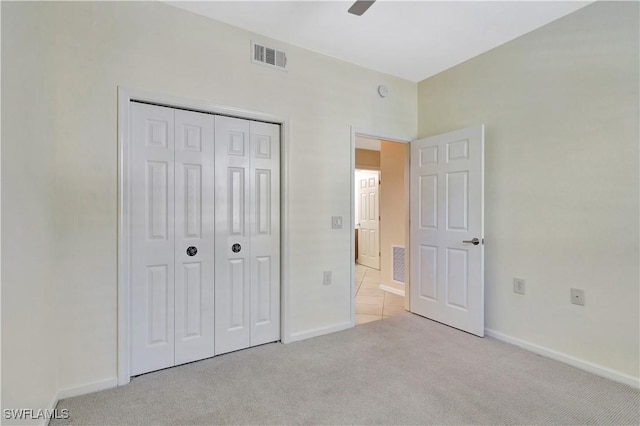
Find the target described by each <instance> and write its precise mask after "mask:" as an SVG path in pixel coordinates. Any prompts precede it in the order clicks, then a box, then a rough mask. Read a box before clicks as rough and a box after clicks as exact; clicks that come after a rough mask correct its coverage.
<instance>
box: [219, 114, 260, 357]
mask: <svg viewBox="0 0 640 426" xmlns="http://www.w3.org/2000/svg"><path fill="white" fill-rule="evenodd" d="M249 123H250V122H249V121H247V120H240V119H237V118H231V117H222V116H216V117H215V135H216V136H215V139H216V144H215V145H216V148H215V149H216V156H215V158H216V160H215V186H216V198H217V199H218V200H226V202H217V203H216V206H215V218H216V219H215V221H216V229H215V244H216V261H215V277H216V278H215V280H216V288H215V304H216V309H215V310H216V316H215V328H216V333H215V342H216V344H215V352H216V355H217V354H223V353H226V352H231V351H235V350H238V349H242V348H246V347H249V346H250V339H251V335H250V333H251V324H250V309H251V307H250V291H251V288H250V285H249V284H250V281H249V279H250V277H251V246H250V233H251V210H250V205H251V191H250V188H249V185H248V182H247V179H250V176H249V175H250V169H251V165H250V144H249V141H250V138H249V127H250V126H249Z"/></svg>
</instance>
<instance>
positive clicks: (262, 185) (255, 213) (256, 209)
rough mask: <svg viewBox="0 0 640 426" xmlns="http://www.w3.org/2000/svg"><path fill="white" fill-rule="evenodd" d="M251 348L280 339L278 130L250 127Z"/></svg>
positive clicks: (255, 124)
mask: <svg viewBox="0 0 640 426" xmlns="http://www.w3.org/2000/svg"><path fill="white" fill-rule="evenodd" d="M250 142H251V144H250V153H251V167H250V171H249V173H250V176H251V181H250V185H249V187H250V190H249V192H250V198H251V200H253V202H252V203H251V204H250V217H251V342H250V344H251V346H255V345H261V344H263V343H268V342H273V341H276V340H279V339H280V189H279V188H280V127H279V126H278V125H275V124H268V123H259V122H255V121H252V122H251V124H250Z"/></svg>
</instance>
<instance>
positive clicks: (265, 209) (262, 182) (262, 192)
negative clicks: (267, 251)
mask: <svg viewBox="0 0 640 426" xmlns="http://www.w3.org/2000/svg"><path fill="white" fill-rule="evenodd" d="M271 192H272V189H271V170H256V205H255V212H256V225H257V227H256V232H257V233H258V234H262V235H269V234H270V233H271Z"/></svg>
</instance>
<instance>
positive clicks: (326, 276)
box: [322, 271, 331, 285]
mask: <svg viewBox="0 0 640 426" xmlns="http://www.w3.org/2000/svg"><path fill="white" fill-rule="evenodd" d="M322 284H324V285H329V284H331V271H324V272H323V273H322Z"/></svg>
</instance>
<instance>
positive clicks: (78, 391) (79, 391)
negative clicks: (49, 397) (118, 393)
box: [43, 377, 118, 425]
mask: <svg viewBox="0 0 640 426" xmlns="http://www.w3.org/2000/svg"><path fill="white" fill-rule="evenodd" d="M116 386H118V378H117V377H112V378H111V379H107V380H101V381H99V382H93V383H88V384H86V385H82V386H75V387H72V388H65V389H59V390H58V392H57V393H56V395H55V396H54V398H53V401H52V402H51V404H50V405H49V407H50V408H51V409H52V410H53V409H55V408H56V407H57V406H58V402H59V401H60V400H61V399H65V398H73V397H74V396H80V395H85V394H88V393H93V392H98V391H101V390H105V389H109V388H115V387H116ZM43 424H44V425H48V424H49V420H46V421H45V422H44V423H43Z"/></svg>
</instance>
